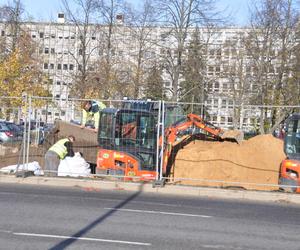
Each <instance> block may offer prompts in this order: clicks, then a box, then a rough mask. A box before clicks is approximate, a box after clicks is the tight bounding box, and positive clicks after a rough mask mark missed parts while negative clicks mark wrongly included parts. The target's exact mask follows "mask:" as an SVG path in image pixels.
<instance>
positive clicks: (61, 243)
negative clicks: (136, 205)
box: [49, 185, 143, 250]
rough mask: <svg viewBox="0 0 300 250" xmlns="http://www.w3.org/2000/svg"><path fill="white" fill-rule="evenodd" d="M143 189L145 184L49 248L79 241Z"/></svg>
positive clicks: (63, 247)
mask: <svg viewBox="0 0 300 250" xmlns="http://www.w3.org/2000/svg"><path fill="white" fill-rule="evenodd" d="M142 190H143V185H141V186H140V188H139V190H138V191H137V192H136V193H134V194H132V195H131V196H129V197H128V198H127V199H126V200H124V201H122V202H121V203H119V204H118V205H117V206H115V207H114V208H113V209H112V210H110V211H108V212H107V213H105V214H104V215H102V216H101V217H99V218H97V219H96V220H94V221H93V222H92V223H90V224H89V225H87V226H86V227H84V228H82V229H81V230H80V231H78V232H77V233H75V234H73V235H72V236H70V238H69V239H66V240H64V241H62V242H60V243H58V244H57V245H55V246H53V247H51V248H49V249H50V250H58V249H65V248H66V247H68V246H70V245H71V244H73V243H74V242H75V241H77V238H79V237H82V236H83V235H84V234H86V233H88V232H89V231H90V230H91V229H93V228H94V227H95V226H97V225H99V224H100V223H102V222H103V221H104V220H106V219H107V218H108V217H110V216H112V215H113V214H114V213H116V212H117V211H118V209H120V208H122V207H124V206H125V205H126V204H128V203H129V202H131V201H132V200H134V199H135V198H136V197H137V196H139V195H140V193H141V192H142Z"/></svg>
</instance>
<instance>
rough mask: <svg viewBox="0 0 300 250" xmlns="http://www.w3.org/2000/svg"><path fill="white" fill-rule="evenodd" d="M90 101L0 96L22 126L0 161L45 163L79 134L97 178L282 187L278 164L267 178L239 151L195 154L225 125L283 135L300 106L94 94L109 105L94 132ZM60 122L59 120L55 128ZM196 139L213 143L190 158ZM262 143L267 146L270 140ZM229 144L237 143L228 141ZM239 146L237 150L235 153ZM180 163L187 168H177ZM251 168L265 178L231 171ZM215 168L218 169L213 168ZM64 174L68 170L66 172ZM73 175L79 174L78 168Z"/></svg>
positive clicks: (9, 117)
mask: <svg viewBox="0 0 300 250" xmlns="http://www.w3.org/2000/svg"><path fill="white" fill-rule="evenodd" d="M85 101H88V100H85V99H68V100H61V99H59V100H56V99H53V98H42V97H26V98H25V97H23V98H4V97H3V98H0V114H1V119H2V120H6V121H10V122H13V123H14V124H17V125H18V126H19V127H20V128H21V130H22V131H21V132H22V134H20V137H19V143H18V144H14V145H18V146H13V145H12V144H11V145H9V146H3V145H2V146H1V147H2V149H1V158H2V159H5V160H2V162H1V167H3V166H5V165H9V164H21V163H28V162H32V161H37V162H38V163H39V164H40V166H41V167H42V168H44V167H45V154H46V152H47V151H48V149H49V148H50V147H51V146H52V145H53V144H54V143H55V142H57V141H58V140H59V139H62V138H65V137H67V136H68V135H74V136H75V138H76V141H75V142H74V151H75V152H80V153H81V155H82V156H83V158H84V159H85V160H86V161H87V162H88V163H90V170H91V174H94V175H96V176H98V177H100V176H101V177H103V176H113V177H117V178H120V179H123V180H154V179H156V180H167V181H168V182H172V183H179V184H184V185H197V186H219V187H242V188H247V189H248V188H250V189H263V190H265V189H271V190H276V189H278V187H279V186H278V174H279V171H280V169H279V167H280V163H279V164H278V165H277V166H273V168H272V170H270V173H271V175H272V176H271V175H270V176H271V177H270V178H269V180H270V179H272V181H268V176H267V175H268V174H269V173H268V171H265V172H264V173H263V170H260V169H257V166H254V165H253V164H254V163H253V162H250V163H249V164H248V165H247V164H246V165H245V164H242V163H240V162H239V161H237V160H236V159H234V157H232V159H227V158H226V157H225V158H226V159H222V158H220V157H224V152H225V151H224V152H223V151H222V150H223V149H221V148H220V150H221V152H217V153H216V152H215V151H214V154H215V155H214V157H211V156H209V155H205V153H204V155H203V157H204V158H201V159H200V160H199V159H198V160H197V157H198V156H199V154H202V153H203V152H207V151H209V150H210V147H211V144H210V143H213V142H216V141H218V140H219V139H220V138H221V137H220V138H219V137H218V136H219V135H220V133H221V132H223V131H226V130H231V129H237V130H240V131H243V132H244V135H245V139H249V138H251V137H253V136H254V135H257V134H260V133H268V134H272V135H273V136H275V137H278V138H280V137H281V136H282V131H283V130H282V129H283V126H284V125H283V123H282V121H284V120H285V119H286V118H287V117H288V116H289V115H290V114H292V113H295V112H299V108H300V107H299V106H259V105H247V106H246V105H244V106H237V105H233V104H232V105H231V104H230V105H229V104H228V103H224V104H222V103H219V104H218V105H215V104H210V103H205V104H199V103H177V102H162V101H157V102H155V101H131V100H95V101H98V102H101V103H102V104H104V105H105V107H106V109H105V112H101V118H100V122H99V124H100V125H99V129H98V131H97V132H95V130H94V129H95V123H94V117H87V119H86V127H87V129H85V130H82V129H81V128H80V125H81V123H82V120H83V111H82V107H83V106H82V105H83V103H84V102H85ZM103 107H104V106H102V108H103ZM190 114H194V116H191V115H190ZM198 117H199V119H198ZM57 124H59V127H55V126H56V125H57ZM201 124H202V125H201ZM201 126H202V127H201ZM96 128H97V126H96ZM207 128H209V129H207ZM83 131H87V132H83ZM218 133H219V134H218ZM20 138H21V139H20ZM197 141H201V142H203V143H206V142H207V141H208V144H207V145H204V144H203V145H204V146H203V147H202V150H203V152H202V151H201V150H200V151H196V152H192V154H190V155H189V154H188V153H186V155H185V157H186V158H187V159H182V157H183V155H184V153H183V152H185V151H187V149H188V147H189V145H193V144H195V143H196V142H197ZM231 143H232V141H231ZM2 144H3V143H2ZM281 144H282V143H281ZM6 145H7V144H6ZM214 145H216V144H214ZM224 145H227V144H226V143H225V144H224ZM264 146H265V147H266V148H268V145H264ZM4 147H5V149H4ZM228 147H232V146H230V144H228ZM8 151H9V152H10V153H8ZM226 152H228V151H226ZM238 153H239V152H233V156H236V155H237V154H238ZM229 154H230V153H229ZM266 154H267V153H266ZM180 157H181V158H180ZM205 157H206V158H205ZM249 157H251V156H250V155H249ZM229 160H231V161H232V164H233V165H235V168H234V169H230V166H229V165H228V161H229ZM264 160H266V159H264ZM187 161H191V162H193V164H191V165H192V166H190V168H189V166H188V164H186V162H187ZM184 162H185V163H184ZM209 162H210V163H211V164H209ZM204 163H205V164H204ZM185 165H186V166H185ZM211 166H213V167H211ZM228 166H229V167H228ZM180 168H182V169H181V170H179V169H180ZM195 168H198V169H202V170H203V169H204V168H206V172H205V171H204V172H205V173H206V174H204V172H203V171H202V172H201V171H200V173H199V174H196V172H193V171H194V169H195ZM245 169H252V170H253V169H257V170H258V172H260V173H261V174H262V175H264V176H265V177H266V178H263V179H259V178H258V179H254V180H253V179H251V178H238V177H237V176H236V175H235V174H232V176H233V178H228V176H229V175H231V174H229V173H228V171H238V172H240V171H242V172H243V173H244V174H245V175H247V171H245ZM216 171H217V172H218V171H219V173H217V174H213V172H216ZM253 171H254V170H253ZM50 172H51V171H50ZM54 172H57V170H55V171H54ZM220 173H223V175H222V174H220ZM63 174H64V173H63ZM65 175H70V174H68V173H65ZM71 176H80V174H78V175H76V174H75V175H71ZM275 176H276V177H275ZM264 180H267V181H264Z"/></svg>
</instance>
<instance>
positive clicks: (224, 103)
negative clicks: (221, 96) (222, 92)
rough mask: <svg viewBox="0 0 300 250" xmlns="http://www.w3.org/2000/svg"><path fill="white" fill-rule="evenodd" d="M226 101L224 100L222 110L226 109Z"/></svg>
mask: <svg viewBox="0 0 300 250" xmlns="http://www.w3.org/2000/svg"><path fill="white" fill-rule="evenodd" d="M226 103H227V102H226V100H222V108H226Z"/></svg>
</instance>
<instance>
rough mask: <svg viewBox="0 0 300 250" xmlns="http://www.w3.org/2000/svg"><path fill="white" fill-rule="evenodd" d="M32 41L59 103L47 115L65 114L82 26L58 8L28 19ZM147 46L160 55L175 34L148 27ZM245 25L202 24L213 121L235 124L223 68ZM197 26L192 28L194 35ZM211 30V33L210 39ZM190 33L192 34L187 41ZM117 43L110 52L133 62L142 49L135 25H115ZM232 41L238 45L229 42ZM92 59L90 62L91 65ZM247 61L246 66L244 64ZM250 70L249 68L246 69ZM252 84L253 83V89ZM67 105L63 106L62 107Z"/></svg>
mask: <svg viewBox="0 0 300 250" xmlns="http://www.w3.org/2000/svg"><path fill="white" fill-rule="evenodd" d="M22 27H23V28H24V29H26V30H27V31H28V32H29V33H30V35H31V38H32V40H33V41H35V42H36V43H37V44H38V51H37V53H38V57H39V58H40V59H41V69H42V70H43V71H44V73H45V74H47V75H48V77H49V79H50V80H51V81H50V84H49V90H50V91H51V92H52V95H53V97H54V98H55V99H56V101H57V103H58V107H59V108H57V110H54V111H46V112H48V115H49V116H52V117H53V119H55V118H62V119H63V118H64V117H65V116H66V115H67V113H66V109H68V108H70V107H68V106H67V105H66V104H67V103H68V99H69V98H70V88H71V86H72V84H73V80H74V75H75V73H76V71H78V69H79V67H80V66H81V65H80V60H78V58H79V57H80V53H81V48H80V37H79V36H78V34H79V33H80V32H78V27H76V26H75V25H73V24H69V23H66V22H65V19H64V15H63V14H59V15H58V20H57V22H49V23H46V22H43V23H41V22H26V23H22ZM101 29H102V30H103V29H105V27H100V26H97V25H91V26H90V27H89V31H88V39H89V43H88V49H87V50H88V51H89V52H90V57H91V62H94V63H96V62H97V60H98V59H99V57H101V56H103V50H102V44H101V41H102V40H103V39H102V38H103V35H104V34H103V32H101ZM148 29H149V31H150V32H149V34H148V36H149V39H148V42H149V44H150V43H151V46H150V45H149V48H148V50H147V52H146V53H145V59H146V60H147V61H148V62H149V63H150V62H151V61H152V60H156V59H157V58H160V56H161V54H162V53H165V50H166V49H170V50H174V49H175V48H176V40H174V38H172V37H168V36H167V35H166V34H167V33H168V31H169V28H167V27H149V28H148ZM246 32H247V30H246V29H239V28H222V29H218V30H216V31H215V32H214V33H213V34H211V33H209V32H207V31H206V30H204V29H200V36H201V40H202V41H209V43H208V49H207V55H206V57H207V59H206V60H207V68H206V75H207V82H206V83H205V85H206V90H207V96H208V98H207V100H206V103H205V104H206V105H207V107H208V112H209V114H210V121H211V122H213V123H214V124H216V125H218V126H222V127H230V126H231V125H232V122H233V121H232V107H233V105H234V104H235V103H234V100H233V98H232V93H231V87H230V86H231V84H235V79H230V78H228V77H227V76H226V75H224V74H223V72H226V71H228V67H229V66H230V65H232V64H234V62H235V61H236V60H237V59H238V58H237V54H238V51H239V49H240V43H239V39H240V37H241V36H243V35H244V34H246ZM192 33H193V30H191V31H190V35H191V34H192ZM0 36H9V31H8V30H7V29H6V28H5V25H4V24H3V23H0ZM208 36H210V38H209V39H208ZM190 39H191V37H188V39H187V40H188V41H189V40H190ZM113 41H114V48H113V51H112V53H113V54H114V55H115V56H116V57H117V58H119V60H123V61H125V62H128V64H127V65H128V66H130V64H131V63H132V60H133V58H134V57H135V56H136V54H137V53H138V51H137V50H138V42H137V41H133V40H132V28H129V27H126V26H122V25H121V24H119V25H117V29H116V32H115V33H114V40H113ZM228 44H231V45H232V44H234V46H228ZM94 66H95V65H93V63H91V65H90V67H91V70H93V67H94ZM245 67H246V66H245ZM246 70H247V71H249V72H248V73H249V74H251V69H248V68H247V69H246ZM163 78H164V79H165V80H164V84H165V87H166V88H171V87H172V86H171V85H172V84H171V81H170V80H169V79H170V78H169V76H168V74H166V73H164V74H163ZM251 88H252V87H251V86H250V89H249V93H251V91H252V89H251ZM62 107H63V108H62ZM248 116H249V115H247V114H245V117H244V118H242V119H244V123H245V125H247V124H250V122H251V121H250V118H247V117H248Z"/></svg>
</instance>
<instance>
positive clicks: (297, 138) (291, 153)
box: [279, 114, 300, 193]
mask: <svg viewBox="0 0 300 250" xmlns="http://www.w3.org/2000/svg"><path fill="white" fill-rule="evenodd" d="M285 126H286V130H285V137H284V152H285V154H286V156H287V158H286V159H285V160H284V161H283V162H282V163H281V168H280V178H279V184H280V186H281V188H282V189H283V190H285V191H289V192H297V193H299V192H300V188H299V187H297V186H300V114H293V115H292V116H290V117H289V118H288V119H287V122H286V125H285Z"/></svg>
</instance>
